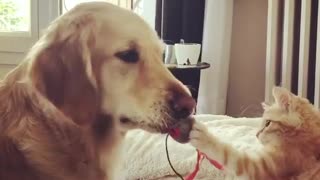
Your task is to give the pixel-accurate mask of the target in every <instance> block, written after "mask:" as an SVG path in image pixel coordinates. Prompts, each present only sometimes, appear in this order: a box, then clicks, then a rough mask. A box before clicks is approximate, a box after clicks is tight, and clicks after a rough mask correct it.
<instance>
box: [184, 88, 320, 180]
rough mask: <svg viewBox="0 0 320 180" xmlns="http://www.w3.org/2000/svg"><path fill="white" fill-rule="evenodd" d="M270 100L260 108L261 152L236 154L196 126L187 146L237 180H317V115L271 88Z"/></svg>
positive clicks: (319, 169) (303, 102)
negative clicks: (271, 100) (261, 118)
mask: <svg viewBox="0 0 320 180" xmlns="http://www.w3.org/2000/svg"><path fill="white" fill-rule="evenodd" d="M273 96H274V99H275V103H274V104H273V105H271V106H267V105H264V109H265V111H264V113H263V121H264V122H263V127H262V129H261V130H259V132H258V133H257V138H258V139H259V140H260V142H261V143H262V144H263V148H262V150H261V152H257V154H248V153H246V152H242V151H238V150H236V149H235V148H233V147H231V146H230V145H229V144H227V143H225V142H221V141H220V140H219V139H218V138H216V137H215V136H213V135H212V134H210V133H209V132H208V130H207V128H206V127H205V126H204V125H203V124H201V123H200V122H196V123H195V124H194V126H193V129H192V131H191V133H190V143H191V144H192V145H193V146H194V147H196V148H197V149H199V150H200V151H201V152H203V153H205V154H207V156H208V157H209V158H212V159H214V160H216V161H218V162H220V163H221V164H222V165H223V166H224V168H225V169H226V170H227V171H228V172H230V174H232V175H234V176H236V177H237V179H239V178H243V179H252V180H269V179H270V180H287V179H308V180H312V179H315V180H316V179H320V176H319V174H320V165H319V161H318V158H319V154H320V112H319V111H318V110H317V109H316V108H314V106H313V105H312V104H310V103H309V101H308V100H307V99H304V98H301V97H298V96H295V95H294V94H292V93H290V92H289V91H288V90H286V89H284V88H280V87H275V88H274V89H273Z"/></svg>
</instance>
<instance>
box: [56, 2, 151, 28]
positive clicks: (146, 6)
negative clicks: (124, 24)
mask: <svg viewBox="0 0 320 180" xmlns="http://www.w3.org/2000/svg"><path fill="white" fill-rule="evenodd" d="M90 1H97V0H62V13H64V12H66V11H68V10H69V9H71V8H73V7H74V6H76V5H77V4H79V3H83V2H90ZM99 1H105V2H109V3H112V4H115V5H117V6H120V7H122V8H126V9H130V10H132V11H134V12H135V13H137V14H139V15H140V16H141V17H142V18H143V19H144V20H146V21H147V22H148V23H149V24H150V25H151V27H154V26H155V11H156V10H155V8H156V0H99Z"/></svg>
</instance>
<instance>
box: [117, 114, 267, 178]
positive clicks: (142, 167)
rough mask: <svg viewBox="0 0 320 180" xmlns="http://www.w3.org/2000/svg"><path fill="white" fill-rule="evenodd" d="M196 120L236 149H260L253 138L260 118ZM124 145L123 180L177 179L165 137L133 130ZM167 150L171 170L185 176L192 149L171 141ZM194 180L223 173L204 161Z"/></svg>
mask: <svg viewBox="0 0 320 180" xmlns="http://www.w3.org/2000/svg"><path fill="white" fill-rule="evenodd" d="M196 119H197V120H198V121H202V122H204V123H205V124H206V125H207V126H208V128H209V131H210V132H212V133H214V134H215V135H216V136H217V137H219V138H221V139H222V140H224V141H225V142H229V143H231V144H232V145H233V146H234V147H236V148H237V149H241V150H246V151H251V150H252V151H255V150H257V148H260V147H261V145H260V143H259V142H258V140H257V139H256V136H255V134H256V132H257V129H258V127H259V126H260V123H261V118H231V117H228V116H217V115H197V116H196ZM124 146H125V147H124V149H125V162H124V167H123V170H122V175H123V176H124V179H126V180H137V179H178V178H177V177H176V176H175V174H174V172H173V171H172V170H171V168H170V166H169V163H168V161H167V157H166V152H165V135H158V134H150V133H147V132H144V131H141V130H134V131H131V132H130V133H129V134H128V135H127V138H126V142H125V144H124ZM168 148H169V154H170V159H171V161H172V164H173V166H174V168H175V169H176V170H177V171H178V172H179V173H180V174H182V175H184V176H185V175H187V174H189V173H190V172H191V171H192V170H193V169H194V166H195V163H196V156H197V154H196V150H195V149H194V148H193V147H192V146H190V145H189V144H179V143H177V142H175V141H174V140H172V139H171V138H169V141H168ZM196 179H202V180H209V179H210V180H221V179H224V172H223V171H220V170H218V169H216V168H215V167H213V166H212V165H211V164H210V163H209V162H208V161H207V160H204V161H203V162H202V164H201V169H200V171H199V173H198V176H197V178H196Z"/></svg>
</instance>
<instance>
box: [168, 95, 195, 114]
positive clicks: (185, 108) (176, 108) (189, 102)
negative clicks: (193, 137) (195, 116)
mask: <svg viewBox="0 0 320 180" xmlns="http://www.w3.org/2000/svg"><path fill="white" fill-rule="evenodd" d="M170 106H171V110H172V112H173V116H174V118H177V119H183V118H187V117H188V116H190V115H191V114H192V113H193V112H194V109H195V107H196V101H195V100H194V99H193V98H192V97H191V96H189V95H175V96H174V97H173V98H172V99H171V102H170Z"/></svg>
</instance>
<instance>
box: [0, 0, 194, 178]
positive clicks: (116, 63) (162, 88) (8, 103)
mask: <svg viewBox="0 0 320 180" xmlns="http://www.w3.org/2000/svg"><path fill="white" fill-rule="evenodd" d="M162 52H163V49H162V43H161V41H160V40H159V38H158V37H157V34H156V33H155V31H154V30H152V29H151V28H150V27H149V26H148V25H147V24H146V23H145V22H144V21H143V20H142V19H141V18H140V17H138V16H137V15H135V14H134V13H132V12H130V11H128V10H125V9H122V8H119V7H117V6H114V5H111V4H108V3H104V2H92V3H84V4H80V5H78V6H76V7H75V8H73V9H72V10H70V11H69V12H67V13H66V14H64V15H62V16H61V17H59V18H58V19H56V20H55V21H54V22H53V23H52V24H51V25H50V26H49V27H48V29H47V31H46V32H45V33H44V34H43V36H42V37H41V38H40V40H39V41H38V42H37V43H36V44H35V45H34V46H33V47H32V48H31V50H30V51H29V53H28V54H27V56H26V58H25V59H24V60H23V61H22V62H21V64H20V65H19V66H18V67H17V68H15V69H14V70H12V71H11V72H10V73H9V74H8V75H7V76H6V77H5V78H4V80H3V81H2V82H1V84H0V101H1V103H0V179H1V180H110V179H115V180H117V177H118V176H117V174H116V169H117V166H118V163H119V161H120V160H119V157H120V153H119V152H120V150H121V149H120V148H121V142H122V140H123V139H124V137H125V133H126V131H127V130H129V129H133V128H141V129H144V130H147V131H150V132H155V133H167V132H168V129H169V128H170V127H171V126H173V125H174V124H175V123H177V122H178V121H179V120H181V119H184V118H186V117H188V116H190V115H191V114H192V113H193V112H194V108H195V101H194V100H193V98H192V97H191V95H190V92H189V91H188V90H187V89H186V88H185V86H184V85H183V84H182V83H181V82H180V81H178V80H177V79H175V78H174V77H173V75H172V74H171V73H170V72H169V71H168V70H167V69H166V67H165V66H164V65H163V63H162Z"/></svg>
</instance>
